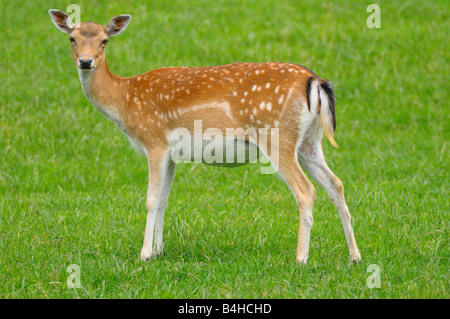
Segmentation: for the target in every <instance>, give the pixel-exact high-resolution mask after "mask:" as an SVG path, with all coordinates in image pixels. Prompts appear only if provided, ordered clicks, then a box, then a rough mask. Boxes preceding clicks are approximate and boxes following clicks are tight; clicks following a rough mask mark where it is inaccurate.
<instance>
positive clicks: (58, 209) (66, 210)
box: [0, 0, 450, 298]
mask: <svg viewBox="0 0 450 319" xmlns="http://www.w3.org/2000/svg"><path fill="white" fill-rule="evenodd" d="M0 2H1V10H2V14H1V15H2V28H1V30H0V43H1V49H0V75H1V90H0V154H1V159H0V282H1V283H2V284H1V285H0V298H78V297H79V298H449V296H450V294H449V241H448V220H449V214H448V211H449V204H448V198H449V154H448V147H449V144H448V141H449V109H448V101H449V97H448V82H449V74H450V72H449V71H450V70H449V66H448V62H449V53H448V52H449V47H448V34H449V31H450V30H449V23H448V17H449V6H448V2H447V1H445V0H443V1H407V2H402V1H396V2H394V1H338V0H336V1H325V2H317V1H302V2H297V1H281V0H277V1H261V0H258V1H222V0H217V1H206V0H205V1H147V2H145V1H136V2H131V1H127V2H120V3H119V2H118V3H115V2H110V1H107V2H105V1H101V2H100V1H99V2H96V3H94V2H92V1H77V3H78V4H79V5H80V6H81V9H82V20H83V21H95V22H98V23H102V24H106V23H107V22H108V21H109V19H110V18H111V17H113V16H115V15H118V14H122V13H129V14H131V15H132V16H133V19H132V22H131V24H130V26H129V27H128V29H127V30H126V31H125V32H124V33H123V34H121V35H119V36H117V37H114V38H112V39H111V41H110V43H109V44H108V48H107V60H108V66H109V68H110V69H111V70H112V71H113V72H114V73H116V74H118V75H121V76H132V75H137V74H139V73H143V72H146V71H148V70H150V69H154V68H158V67H163V66H199V65H219V64H225V63H231V62H237V61H248V62H261V61H284V62H292V63H297V64H301V65H305V66H307V67H309V68H311V69H312V70H313V71H314V72H316V74H318V75H319V76H320V77H322V78H326V79H329V80H331V81H332V82H333V83H334V85H335V89H336V95H337V108H336V113H337V132H336V136H335V137H336V140H337V142H338V143H339V144H340V148H339V149H334V148H332V147H331V146H330V145H329V143H328V142H327V141H325V140H324V143H323V144H324V151H325V154H326V156H327V162H328V164H329V165H330V167H331V168H332V170H333V171H334V172H335V174H336V175H337V176H339V177H340V179H341V180H342V181H343V182H344V186H345V192H346V199H347V204H348V206H349V208H350V212H351V214H352V217H353V219H352V223H353V225H354V230H355V236H356V241H357V243H358V245H359V248H360V251H361V255H362V263H361V264H359V265H356V266H355V265H349V258H348V252H347V247H346V244H345V239H344V234H343V230H342V227H341V224H340V220H339V217H338V213H337V211H336V209H335V208H334V207H333V205H332V204H331V201H330V200H329V199H328V197H327V195H326V194H325V192H324V191H323V190H322V189H321V188H320V187H319V186H318V185H317V184H315V185H316V186H317V187H316V188H317V201H316V203H315V207H314V226H313V229H312V236H311V250H310V258H309V263H308V265H307V266H300V265H299V264H297V263H296V262H295V251H296V245H297V231H298V219H299V217H298V210H297V205H296V203H295V200H294V197H293V196H292V194H291V192H290V191H289V189H288V188H287V187H286V186H285V185H284V183H283V182H282V181H281V180H280V178H279V177H278V176H276V175H262V174H260V171H259V169H260V164H255V165H247V166H243V167H240V168H236V169H226V168H214V167H209V166H205V165H199V164H181V165H178V166H177V168H176V176H175V180H174V184H173V187H172V191H171V194H170V198H169V204H168V207H167V209H166V215H165V216H166V217H165V228H164V230H165V234H164V242H165V251H164V254H163V255H162V256H160V257H158V258H157V259H155V260H152V261H151V262H148V263H144V262H141V261H140V260H139V252H140V249H141V245H142V240H143V234H144V226H145V218H146V212H145V196H146V189H147V184H146V183H147V164H146V159H145V158H144V157H142V156H140V155H138V154H137V153H136V152H135V151H134V150H133V149H132V148H131V147H130V145H129V143H128V142H127V139H126V137H125V136H124V135H123V134H122V133H121V132H120V130H119V129H117V128H116V127H115V126H114V124H113V123H112V122H110V121H109V120H108V119H107V118H105V117H104V116H103V115H102V114H100V113H99V112H98V111H96V110H95V109H94V107H92V105H90V103H89V101H88V100H87V99H86V98H85V96H84V94H83V92H82V90H81V86H80V83H79V80H78V76H77V71H76V69H75V65H74V63H73V61H72V59H71V55H70V47H69V43H68V40H67V35H65V34H63V33H61V32H60V31H58V30H57V29H56V28H55V27H54V25H53V24H52V22H51V20H50V17H49V15H48V13H47V11H48V10H49V9H50V8H57V9H60V10H65V9H66V7H67V5H68V4H69V3H68V2H64V1H46V2H36V1H26V2H20V3H18V2H16V1H6V0H1V1H0ZM372 2H376V3H379V4H380V6H381V28H380V29H369V28H367V26H366V19H367V17H368V16H369V13H366V7H367V6H368V5H369V4H370V3H372ZM71 264H77V265H79V266H80V267H81V274H80V280H81V284H82V288H80V289H70V288H68V286H67V283H66V280H67V278H68V275H69V273H68V272H67V271H66V270H67V267H68V266H69V265H71ZM371 264H375V265H378V266H379V267H380V278H381V287H380V288H373V289H370V288H369V287H368V286H367V285H366V282H367V278H368V277H369V276H370V275H371V273H370V272H368V271H367V269H368V266H369V265H371Z"/></svg>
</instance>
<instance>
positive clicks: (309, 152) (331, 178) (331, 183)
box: [298, 138, 361, 263]
mask: <svg viewBox="0 0 450 319" xmlns="http://www.w3.org/2000/svg"><path fill="white" fill-rule="evenodd" d="M298 154H299V160H300V164H301V166H302V167H303V168H304V169H305V170H306V171H307V172H308V173H309V174H310V175H311V177H312V178H314V180H315V181H316V182H317V183H318V184H319V185H320V186H321V187H323V188H324V189H325V191H326V192H327V193H328V196H329V197H330V198H331V200H332V201H333V204H334V206H335V207H336V209H337V210H338V212H339V217H340V219H341V223H342V227H343V228H344V233H345V240H346V241H347V246H348V250H349V252H350V259H351V261H352V262H353V263H358V262H360V261H361V255H360V253H359V250H358V247H357V246H356V241H355V236H354V234H353V229H352V225H351V223H350V219H351V216H350V213H349V210H348V207H347V204H346V203H345V197H344V186H343V184H342V182H341V180H340V179H339V178H337V177H336V175H334V174H333V172H332V171H331V170H330V168H329V167H328V165H327V163H326V162H325V159H324V156H323V151H322V145H321V144H320V140H316V139H312V138H307V139H305V140H304V141H303V142H302V144H301V145H300V147H299V150H298Z"/></svg>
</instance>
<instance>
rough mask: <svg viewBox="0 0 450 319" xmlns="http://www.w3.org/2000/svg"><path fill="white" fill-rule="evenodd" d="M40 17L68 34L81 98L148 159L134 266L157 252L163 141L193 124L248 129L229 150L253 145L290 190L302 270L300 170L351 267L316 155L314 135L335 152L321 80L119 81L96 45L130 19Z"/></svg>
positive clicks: (353, 255) (327, 92) (283, 75)
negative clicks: (320, 192) (323, 204)
mask: <svg viewBox="0 0 450 319" xmlns="http://www.w3.org/2000/svg"><path fill="white" fill-rule="evenodd" d="M49 14H50V16H51V19H52V21H53V23H54V24H55V25H56V27H57V28H58V29H59V30H61V31H63V32H65V33H67V34H69V41H70V45H71V47H72V58H73V60H74V61H75V64H76V67H77V70H78V75H79V78H80V81H81V86H82V89H83V91H84V93H85V95H86V97H87V98H88V99H89V101H90V102H91V103H92V104H93V105H94V106H95V107H96V108H97V109H98V110H99V111H100V112H102V113H103V114H105V115H106V116H107V117H109V118H110V119H111V120H112V121H113V122H114V123H115V124H116V125H117V126H118V127H119V128H120V129H121V130H122V131H123V132H124V133H125V134H126V135H127V136H128V138H129V139H130V141H131V143H132V144H133V145H134V146H135V147H136V148H137V149H138V150H139V151H141V152H142V153H143V154H144V155H145V156H146V157H147V159H148V168H149V183H148V193H147V201H146V208H147V222H146V226H145V235H144V244H143V247H142V251H141V259H143V260H145V261H147V260H149V259H151V258H152V257H153V256H156V255H158V254H160V253H161V252H162V251H163V241H162V238H163V220H164V210H165V207H166V204H167V198H168V195H169V191H170V188H171V184H172V180H173V177H174V169H175V162H176V160H174V158H173V157H172V156H171V154H172V153H171V150H172V148H173V142H172V141H171V139H170V136H171V133H173V131H174V130H176V129H177V128H186V129H187V130H188V131H190V132H192V131H193V130H194V122H195V121H201V123H202V131H205V130H207V129H208V128H217V129H219V130H220V131H221V132H225V131H226V129H227V128H235V129H238V128H243V129H244V128H245V129H254V130H253V131H252V133H250V134H245V132H244V134H242V133H241V134H237V135H236V136H235V137H234V138H233V140H232V142H233V143H236V144H240V145H245V146H248V145H249V144H252V145H256V146H257V147H258V148H259V150H260V151H261V152H262V153H263V154H264V155H266V156H267V157H268V159H269V160H270V161H271V163H272V164H273V166H274V167H275V169H276V171H277V172H278V174H279V175H280V177H281V178H282V179H283V181H284V182H285V183H286V185H287V186H288V187H289V188H290V189H291V191H292V192H293V194H294V196H295V199H296V201H297V204H298V207H299V212H300V225H299V234H298V246H297V255H296V260H297V261H299V262H302V263H306V261H307V258H308V252H309V240H310V232H311V227H312V225H313V214H312V209H313V203H314V201H315V197H316V191H315V188H314V186H313V184H312V183H311V182H310V181H309V180H308V178H307V177H306V175H305V174H304V173H303V171H302V168H303V169H305V170H306V171H307V172H308V173H309V174H310V175H311V176H312V178H314V179H315V180H316V181H317V183H318V184H319V185H321V186H322V187H323V188H324V189H325V190H326V192H327V193H328V195H329V196H330V198H331V200H332V201H333V203H334V205H335V206H336V208H337V210H338V212H339V216H340V219H341V222H342V225H343V228H344V233H345V238H346V241H347V245H348V249H349V252H350V260H351V261H352V262H353V263H357V262H359V261H360V259H361V257H360V253H359V251H358V248H357V246H356V242H355V238H354V235H353V230H352V226H351V223H350V218H351V217H350V214H349V210H348V207H347V205H346V202H345V198H344V188H343V184H342V182H341V181H340V180H339V179H338V178H337V177H336V176H335V175H334V174H333V172H332V171H331V170H330V169H329V168H328V166H327V164H326V163H325V161H324V156H323V151H322V144H321V140H322V135H323V133H324V134H325V135H326V137H327V138H328V140H329V141H330V142H331V144H332V145H334V146H336V143H335V141H334V139H333V134H334V131H335V128H336V117H335V97H334V91H333V89H332V87H331V85H330V83H329V82H328V81H326V80H323V79H321V78H319V77H318V76H316V75H315V74H314V73H313V72H312V71H311V70H309V69H307V68H305V67H302V66H299V65H296V64H290V63H280V62H266V63H232V64H227V65H220V66H212V67H166V68H160V69H156V70H152V71H149V72H146V73H144V74H141V75H137V76H134V77H127V78H124V77H119V76H117V75H114V74H113V73H111V72H110V71H109V70H108V67H107V66H106V59H105V47H106V45H107V43H108V40H109V38H110V37H112V36H115V35H118V34H120V33H121V32H122V31H124V30H125V28H126V27H127V26H128V24H129V23H130V20H131V16H130V15H119V16H116V17H114V18H112V19H111V20H110V21H109V23H108V24H107V25H106V26H103V25H99V24H96V23H93V22H84V23H80V24H73V23H72V22H71V19H70V18H69V16H68V15H67V14H66V13H64V12H62V11H59V10H54V9H52V10H50V11H49ZM260 128H266V129H272V128H274V129H277V134H278V138H279V139H278V144H279V145H277V147H273V146H270V145H269V146H266V145H262V144H261V143H260V142H259V139H258V137H259V136H258V135H259V133H258V131H257V130H256V129H260ZM243 129H242V130H241V131H240V132H242V131H243ZM270 134H271V133H270V131H269V135H270ZM201 142H202V143H205V141H203V140H202V141H201ZM228 142H229V141H228ZM203 145H204V144H202V147H203ZM275 158H276V159H277V160H276V161H275ZM212 164H213V165H214V164H215V163H212ZM216 164H217V163H216ZM225 164H228V165H231V166H235V165H236V163H225ZM222 165H223V164H222ZM243 226H244V225H243Z"/></svg>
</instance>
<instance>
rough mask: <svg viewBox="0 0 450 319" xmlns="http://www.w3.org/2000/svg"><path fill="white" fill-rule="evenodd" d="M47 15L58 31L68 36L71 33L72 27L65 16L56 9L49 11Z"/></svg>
mask: <svg viewBox="0 0 450 319" xmlns="http://www.w3.org/2000/svg"><path fill="white" fill-rule="evenodd" d="M48 13H49V14H50V18H52V21H53V23H54V24H55V25H56V27H57V28H58V29H59V30H61V31H62V32H65V33H69V34H70V33H71V32H72V29H73V27H74V25H73V23H72V21H71V20H70V18H69V16H68V15H67V14H65V13H64V12H62V11H59V10H56V9H50V10H49V11H48Z"/></svg>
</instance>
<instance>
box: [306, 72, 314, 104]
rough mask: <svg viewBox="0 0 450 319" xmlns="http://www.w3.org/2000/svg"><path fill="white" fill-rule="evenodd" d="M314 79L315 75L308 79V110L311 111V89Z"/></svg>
mask: <svg viewBox="0 0 450 319" xmlns="http://www.w3.org/2000/svg"><path fill="white" fill-rule="evenodd" d="M313 79H314V78H313V77H310V78H309V79H308V81H306V101H307V102H308V111H309V112H311V104H310V101H309V94H310V91H311V82H312V80H313Z"/></svg>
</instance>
